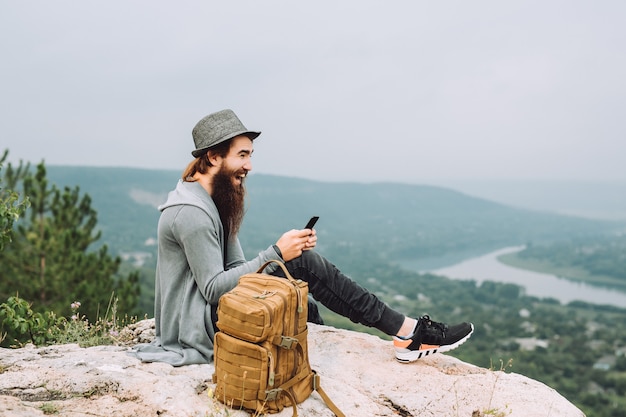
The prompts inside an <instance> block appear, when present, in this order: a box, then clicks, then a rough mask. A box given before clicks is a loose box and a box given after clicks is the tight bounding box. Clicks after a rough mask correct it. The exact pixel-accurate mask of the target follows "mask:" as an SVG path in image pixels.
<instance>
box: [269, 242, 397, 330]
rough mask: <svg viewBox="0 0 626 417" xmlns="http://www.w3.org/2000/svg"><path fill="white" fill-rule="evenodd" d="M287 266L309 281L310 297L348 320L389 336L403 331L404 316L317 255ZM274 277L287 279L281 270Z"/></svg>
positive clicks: (308, 254) (307, 253)
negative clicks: (401, 328) (373, 328)
mask: <svg viewBox="0 0 626 417" xmlns="http://www.w3.org/2000/svg"><path fill="white" fill-rule="evenodd" d="M285 266H286V267H287V270H288V271H289V273H290V274H291V275H292V276H293V277H294V278H299V279H301V280H303V281H306V282H307V283H308V284H309V292H310V294H311V295H313V297H314V298H315V300H317V301H319V302H320V303H322V304H323V305H324V306H326V307H327V308H328V309H330V310H331V311H334V312H335V313H337V314H340V315H342V316H344V317H347V318H349V319H350V320H352V321H353V322H354V323H360V324H363V325H365V326H368V327H375V328H377V329H378V330H380V331H382V332H384V333H386V334H388V335H390V336H393V335H395V334H396V333H397V332H398V330H400V327H401V326H402V323H403V322H404V315H403V314H400V313H399V312H397V311H395V310H392V309H391V308H390V307H388V306H387V305H386V304H385V303H383V302H382V301H381V300H379V299H378V297H376V296H375V295H374V294H372V293H371V292H369V291H368V290H366V289H365V288H363V287H361V286H360V285H359V284H357V283H356V282H354V281H353V280H351V279H350V278H348V277H347V276H346V275H344V274H343V273H342V272H341V271H340V270H339V269H337V267H335V265H333V264H332V263H330V262H329V261H328V260H327V259H326V258H324V257H323V256H321V255H320V254H318V253H317V252H315V251H304V252H303V253H302V256H300V257H298V258H296V259H293V260H291V261H289V262H286V263H285ZM273 275H276V276H284V273H283V271H282V269H280V268H278V269H277V270H276V271H275V272H273ZM310 305H311V304H310V303H309V306H310ZM310 308H311V307H309V311H310ZM315 311H317V306H315ZM318 316H319V313H318ZM309 318H310V320H309V321H313V322H314V323H315V318H314V317H311V314H309ZM319 320H321V317H320V318H319Z"/></svg>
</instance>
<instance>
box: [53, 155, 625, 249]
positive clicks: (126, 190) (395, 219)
mask: <svg viewBox="0 0 626 417" xmlns="http://www.w3.org/2000/svg"><path fill="white" fill-rule="evenodd" d="M48 176H49V178H50V180H51V181H53V182H55V183H57V184H58V185H59V186H65V185H68V186H79V187H80V189H81V191H83V192H85V193H88V194H89V195H90V196H91V197H92V199H93V202H94V206H95V207H96V208H97V211H98V224H99V227H100V228H101V229H102V231H103V236H102V240H103V241H104V242H106V243H108V244H109V245H110V246H111V248H112V249H116V250H119V251H136V250H141V248H142V247H143V246H144V243H145V241H146V240H147V239H149V238H153V237H155V231H156V222H157V220H158V215H159V213H158V211H157V210H156V207H157V205H158V204H160V203H162V202H163V201H165V198H166V196H167V192H168V191H170V190H171V189H172V188H173V187H174V186H175V184H176V181H177V180H178V178H179V173H178V172H175V171H152V170H141V169H128V168H86V167H56V166H51V167H48ZM247 184H248V211H247V215H246V218H245V221H244V225H243V228H242V232H241V239H242V241H245V242H246V245H245V246H246V249H248V250H251V251H256V250H258V249H262V248H265V247H267V246H268V245H269V244H271V243H273V242H274V241H275V240H276V239H277V238H278V236H280V234H281V233H282V232H284V231H285V230H288V229H291V228H299V227H303V226H304V224H305V223H306V221H307V220H308V218H309V217H310V216H311V215H318V216H320V221H319V223H318V224H317V226H316V229H317V231H318V233H320V235H321V237H324V239H327V240H330V241H345V242H346V243H349V244H354V243H355V242H358V243H359V245H360V246H363V247H366V248H368V249H371V250H375V251H382V252H384V253H385V254H386V256H385V257H386V258H389V259H394V258H406V257H408V258H415V257H422V258H428V257H432V256H437V255H441V254H446V253H450V252H460V251H465V250H479V251H482V250H485V251H487V250H491V249H495V248H498V247H501V246H505V245H511V244H524V243H528V242H545V241H552V240H561V239H568V238H571V237H576V236H579V237H580V236H588V235H591V234H598V233H603V232H606V231H609V230H613V229H614V228H615V223H611V222H601V221H592V220H586V219H579V218H574V217H566V216H558V215H554V214H549V213H540V212H533V211H528V210H520V209H516V208H513V207H508V206H504V205H501V204H497V203H493V202H490V201H487V200H483V199H478V198H474V197H471V196H468V195H464V194H461V193H459V192H455V191H452V190H449V189H445V188H439V187H432V186H425V185H403V184H395V183H373V184H359V183H330V182H318V181H309V180H304V179H296V178H286V177H275V176H268V175H251V176H250V177H249V178H248V180H247Z"/></svg>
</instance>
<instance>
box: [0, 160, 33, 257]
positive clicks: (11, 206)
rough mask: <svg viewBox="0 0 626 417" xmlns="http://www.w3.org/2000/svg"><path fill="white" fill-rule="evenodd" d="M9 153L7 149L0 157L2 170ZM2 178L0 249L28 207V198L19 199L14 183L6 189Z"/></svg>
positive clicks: (8, 239)
mask: <svg viewBox="0 0 626 417" xmlns="http://www.w3.org/2000/svg"><path fill="white" fill-rule="evenodd" d="M8 154H9V151H8V149H7V150H5V151H4V153H3V154H2V157H0V170H1V169H2V164H3V163H4V161H6V158H7V156H8ZM20 166H21V165H20ZM9 172H10V173H12V167H11V165H9ZM1 180H2V178H1V177H0V251H2V250H3V249H4V245H5V244H7V243H9V242H11V240H12V237H13V223H15V222H16V221H17V219H18V218H19V217H20V216H21V215H22V213H24V210H26V208H27V207H28V200H22V201H19V194H18V193H17V192H15V191H14V190H13V186H12V185H13V184H9V188H8V189H5V188H3V187H2V186H1V185H2V183H1Z"/></svg>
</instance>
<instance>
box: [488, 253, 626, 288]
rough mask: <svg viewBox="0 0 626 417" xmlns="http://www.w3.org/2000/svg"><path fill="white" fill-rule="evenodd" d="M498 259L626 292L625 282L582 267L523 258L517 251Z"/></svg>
mask: <svg viewBox="0 0 626 417" xmlns="http://www.w3.org/2000/svg"><path fill="white" fill-rule="evenodd" d="M498 260H499V261H500V262H502V263H503V264H506V265H509V266H513V267H516V268H521V269H527V270H529V271H534V272H542V273H546V274H552V275H556V276H557V277H560V278H564V279H568V280H571V281H579V282H584V283H586V284H589V285H595V286H600V287H605V288H612V289H615V290H618V291H624V292H626V283H624V281H621V280H619V279H617V278H612V277H607V276H603V275H592V274H590V273H589V272H588V271H586V270H585V269H584V268H577V267H571V266H569V267H562V266H558V265H555V264H553V263H552V262H549V261H544V260H539V259H525V258H521V257H520V256H518V255H517V253H509V254H506V255H501V256H499V257H498Z"/></svg>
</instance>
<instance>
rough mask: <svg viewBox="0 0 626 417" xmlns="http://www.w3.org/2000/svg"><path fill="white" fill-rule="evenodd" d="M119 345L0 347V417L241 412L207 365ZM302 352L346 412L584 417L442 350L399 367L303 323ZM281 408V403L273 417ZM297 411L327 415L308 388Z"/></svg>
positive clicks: (367, 346) (374, 346)
mask: <svg viewBox="0 0 626 417" xmlns="http://www.w3.org/2000/svg"><path fill="white" fill-rule="evenodd" d="M152 325H153V321H152V320H145V321H142V322H139V323H137V324H135V325H134V327H133V328H131V329H130V330H129V331H132V332H135V336H136V340H139V341H145V340H146V339H150V337H151V334H153V329H152V328H151V326H152ZM151 332H152V333H151ZM468 343H471V340H470V341H469V342H468ZM128 351H129V348H128V347H123V346H97V347H91V348H80V347H79V346H78V345H55V346H48V347H41V348H35V347H25V348H22V349H0V416H2V417H5V416H6V417H9V416H10V417H26V416H28V417H30V416H33V417H34V416H39V417H41V416H44V415H46V414H48V415H50V414H52V415H58V416H68V417H87V416H91V417H93V416H103V417H104V416H107V417H110V416H116V417H117V416H119V417H122V416H124V417H125V416H165V417H192V416H193V417H196V416H197V417H214V416H215V417H218V416H232V417H238V416H242V417H243V416H248V415H249V414H248V413H246V412H243V411H238V410H237V411H233V410H228V411H226V410H224V406H223V405H222V404H221V403H219V402H217V401H215V400H212V399H210V398H209V395H207V394H208V393H209V392H210V391H212V388H214V385H213V384H212V383H211V376H212V375H213V371H214V367H213V365H212V364H211V365H190V366H185V367H180V368H174V367H172V366H170V365H167V364H163V363H149V364H145V363H141V362H140V361H139V360H137V359H136V358H134V357H133V356H131V355H129V353H128ZM309 357H310V361H311V366H312V367H313V369H315V370H316V371H317V372H318V373H319V374H320V375H321V385H322V387H323V388H324V390H325V391H326V393H327V394H328V395H329V396H330V397H331V399H332V400H333V401H334V402H335V404H337V406H338V407H339V408H340V409H341V410H342V411H343V412H344V413H345V414H346V416H350V417H365V416H394V417H397V416H404V417H409V416H420V417H428V416H433V417H434V416H464V417H481V416H495V417H505V416H519V417H529V416H538V417H539V416H545V417H559V416H568V417H570V416H572V417H584V414H583V413H582V411H580V410H579V409H578V408H576V407H575V406H574V405H573V404H571V403H570V402H569V401H568V400H567V399H565V398H564V397H563V396H561V395H560V394H559V393H558V392H556V391H555V390H553V389H551V388H549V387H548V386H546V385H544V384H542V383H540V382H537V381H535V380H532V379H529V378H526V377H524V376H522V375H518V374H515V373H505V372H501V371H491V370H487V369H484V368H479V367H476V366H473V365H470V364H467V363H464V362H462V361H460V360H458V359H456V358H454V357H451V356H447V355H445V354H436V355H433V356H431V357H427V358H425V359H422V360H419V361H417V362H415V363H412V364H400V363H398V362H396V360H395V359H394V355H393V348H392V346H391V342H389V341H384V340H381V339H380V338H378V337H376V336H372V335H367V334H363V333H357V332H351V331H347V330H340V329H335V328H333V327H328V326H318V325H310V328H309ZM291 413H292V410H291V408H288V409H284V410H283V411H282V412H281V413H278V414H274V415H275V416H277V417H287V416H291ZM298 413H299V415H300V416H305V417H306V416H332V415H333V414H332V413H331V412H330V410H328V408H327V407H326V406H325V404H324V403H323V401H322V400H321V398H320V397H319V395H318V394H317V393H313V394H312V395H311V397H309V399H307V400H306V401H305V402H303V403H302V404H299V405H298Z"/></svg>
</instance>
